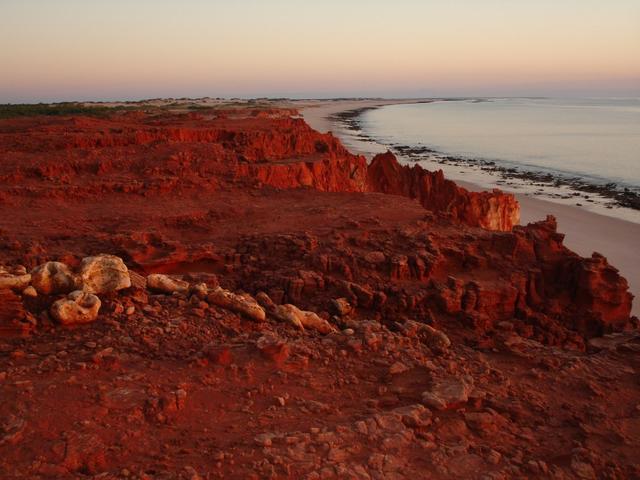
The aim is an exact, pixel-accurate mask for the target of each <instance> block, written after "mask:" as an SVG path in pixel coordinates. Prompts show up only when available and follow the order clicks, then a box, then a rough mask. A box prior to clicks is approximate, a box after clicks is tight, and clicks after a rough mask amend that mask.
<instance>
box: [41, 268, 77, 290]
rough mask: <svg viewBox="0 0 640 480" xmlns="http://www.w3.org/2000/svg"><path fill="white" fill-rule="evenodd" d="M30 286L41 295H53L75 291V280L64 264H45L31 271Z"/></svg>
mask: <svg viewBox="0 0 640 480" xmlns="http://www.w3.org/2000/svg"><path fill="white" fill-rule="evenodd" d="M31 285H33V288H35V289H36V291H37V292H38V293H40V294H42V295H55V294H58V293H69V292H71V291H73V290H75V288H76V280H75V278H74V275H73V273H71V270H70V269H69V267H68V266H67V265H65V264H64V263H62V262H47V263H43V264H42V265H39V266H37V267H36V268H34V269H33V270H32V271H31Z"/></svg>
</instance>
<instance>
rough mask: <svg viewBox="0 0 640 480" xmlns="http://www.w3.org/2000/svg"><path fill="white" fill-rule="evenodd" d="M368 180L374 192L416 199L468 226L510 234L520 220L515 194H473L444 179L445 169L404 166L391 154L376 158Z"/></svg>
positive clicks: (495, 191) (496, 191)
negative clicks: (433, 169)
mask: <svg viewBox="0 0 640 480" xmlns="http://www.w3.org/2000/svg"><path fill="white" fill-rule="evenodd" d="M367 180H368V182H369V188H370V189H371V190H372V191H375V192H383V193H392V194H396V195H404V196H406V197H409V198H416V199H418V201H419V202H420V203H421V204H422V206H424V207H425V208H426V209H427V210H431V211H433V212H441V213H448V214H450V215H451V216H452V217H453V218H454V219H456V220H458V221H460V222H463V223H466V224H467V225H471V226H478V227H482V228H486V229H489V230H502V231H509V230H511V228H512V227H513V226H514V225H517V224H518V222H519V221H520V206H519V205H518V202H517V201H516V199H515V197H514V196H513V195H509V194H505V193H502V192H500V191H499V190H494V191H493V192H470V191H468V190H466V189H464V188H462V187H459V186H458V185H456V184H455V183H454V182H452V181H451V180H445V178H444V174H443V173H442V170H438V171H437V172H430V171H428V170H425V169H424V168H422V167H421V166H420V165H414V166H413V167H409V166H408V165H405V166H401V165H400V164H399V163H398V161H397V160H396V157H395V156H394V155H393V153H391V152H387V153H384V154H380V155H377V156H376V157H375V158H374V159H373V161H372V162H371V165H369V168H368V171H367Z"/></svg>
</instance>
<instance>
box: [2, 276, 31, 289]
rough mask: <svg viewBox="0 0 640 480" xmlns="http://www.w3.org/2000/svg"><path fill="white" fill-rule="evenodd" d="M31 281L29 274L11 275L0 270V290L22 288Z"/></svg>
mask: <svg viewBox="0 0 640 480" xmlns="http://www.w3.org/2000/svg"><path fill="white" fill-rule="evenodd" d="M30 282H31V275H29V274H28V273H27V274H24V275H12V274H10V273H3V272H0V290H20V291H22V290H24V289H25V288H27V287H28V286H29V283H30Z"/></svg>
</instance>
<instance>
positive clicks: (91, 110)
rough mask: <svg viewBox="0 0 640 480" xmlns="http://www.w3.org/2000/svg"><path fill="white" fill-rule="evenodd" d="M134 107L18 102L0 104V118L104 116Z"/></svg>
mask: <svg viewBox="0 0 640 480" xmlns="http://www.w3.org/2000/svg"><path fill="white" fill-rule="evenodd" d="M133 109H134V107H106V106H97V105H91V106H87V105H84V104H82V103H78V102H66V103H52V104H47V103H37V104H29V103H18V104H10V103H8V104H0V118H14V117H32V116H35V115H54V116H55V115H57V116H60V115H88V116H105V115H107V114H109V113H113V112H115V111H121V110H133Z"/></svg>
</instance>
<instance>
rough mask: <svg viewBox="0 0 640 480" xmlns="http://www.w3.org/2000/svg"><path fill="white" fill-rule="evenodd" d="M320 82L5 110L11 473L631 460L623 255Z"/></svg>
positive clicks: (2, 309) (605, 472)
mask: <svg viewBox="0 0 640 480" xmlns="http://www.w3.org/2000/svg"><path fill="white" fill-rule="evenodd" d="M375 102H377V103H380V102H379V101H372V103H375ZM314 103H315V102H311V101H310V102H306V103H305V102H301V103H300V104H295V103H292V102H279V103H276V102H266V101H265V102H253V103H246V102H245V103H242V102H238V104H231V103H228V102H227V103H224V102H200V103H197V104H192V103H180V102H177V103H172V102H155V103H154V104H149V103H147V104H144V105H132V106H128V107H127V108H115V107H116V106H113V105H110V106H109V108H114V109H113V110H107V111H106V112H105V111H104V110H103V109H99V110H91V109H88V110H87V111H85V112H83V111H80V112H76V113H74V114H71V115H68V114H61V115H42V114H40V115H20V116H14V117H12V118H5V119H2V120H0V158H1V159H2V161H1V162H0V179H1V181H0V266H1V269H0V332H1V333H2V337H0V398H2V399H3V400H2V402H0V474H1V475H0V476H2V477H3V478H18V477H22V478H24V477H29V478H70V477H78V476H82V477H86V478H108V479H111V478H114V479H115V478H136V479H150V478H184V479H190V480H197V479H201V478H207V479H208V478H239V479H240V478H309V479H314V478H353V479H383V478H424V475H425V472H429V476H430V477H431V478H443V479H454V478H482V477H481V476H480V475H479V472H482V475H485V477H484V478H496V479H497V478H505V479H506V478H515V477H524V478H540V477H546V476H549V477H550V478H612V479H613V478H634V477H635V476H639V475H640V463H639V462H638V457H637V445H638V444H640V436H639V433H638V432H640V429H639V428H638V426H639V425H640V423H639V422H640V414H639V410H638V407H639V405H638V398H639V396H640V385H639V384H638V381H637V374H636V372H637V370H638V368H640V358H639V357H638V352H639V351H640V336H639V334H638V319H637V318H636V317H633V316H632V301H633V295H632V294H631V292H630V291H629V286H628V283H627V280H626V279H625V278H624V275H622V274H621V273H620V272H619V271H618V270H617V268H616V267H626V265H617V264H616V263H614V262H611V264H610V262H609V261H608V260H607V258H605V257H604V256H603V255H600V254H597V253H596V254H593V255H591V253H589V255H587V256H581V255H579V254H578V253H575V252H574V251H572V250H571V249H570V248H567V246H566V245H565V235H564V230H563V228H571V227H570V226H568V225H567V226H565V225H564V224H563V222H564V221H565V219H566V218H568V214H558V212H559V210H557V209H554V208H553V207H550V209H549V210H548V211H544V214H541V213H542V210H545V208H543V207H542V206H541V204H540V203H538V204H537V205H538V206H537V207H536V208H539V209H540V210H534V207H533V206H531V205H533V204H531V203H527V202H529V201H530V200H529V199H522V198H520V197H516V196H514V195H512V194H510V193H504V192H501V191H498V190H493V191H489V192H480V191H475V190H476V189H472V188H465V187H463V186H460V185H458V184H456V183H454V182H452V181H450V180H448V179H446V178H445V177H444V175H443V174H442V172H430V171H427V170H425V169H423V168H421V167H420V166H419V165H403V164H401V163H400V162H398V160H397V158H396V157H395V156H394V154H392V153H390V152H388V153H381V154H380V155H376V156H375V157H374V158H371V159H368V158H366V157H365V156H363V155H360V154H358V153H357V152H351V151H350V150H349V149H347V148H346V147H345V146H344V145H343V143H342V142H341V141H340V139H338V138H337V137H335V136H333V135H332V134H329V133H324V131H326V130H328V129H330V128H326V127H327V126H328V125H329V126H330V124H329V123H318V122H328V120H326V118H327V115H326V113H327V109H328V108H332V109H333V108H337V109H343V110H344V109H345V108H346V107H347V106H346V102H343V103H342V104H339V102H336V103H331V102H327V105H328V106H326V107H322V106H317V105H316V106H315V107H313V108H312V106H311V105H313V104H314ZM129 107H130V108H129ZM86 108H89V107H86ZM299 108H304V110H303V114H304V119H303V118H301V116H300V111H299ZM322 108H325V110H324V111H323V110H322ZM348 108H350V107H348ZM348 108H346V109H348ZM336 111H338V110H336ZM313 115H316V116H317V117H316V119H317V120H313V119H312V116H313ZM310 124H311V126H310ZM312 127H314V128H312ZM318 130H321V131H322V132H321V131H318ZM532 212H534V213H532ZM548 214H554V215H556V216H553V215H548ZM558 219H560V221H559V222H558ZM529 220H535V221H534V222H531V223H529ZM579 221H580V220H576V222H579ZM572 235H573V234H572V233H569V235H568V236H567V240H568V239H569V238H572ZM571 241H572V242H573V241H575V240H574V239H572V240H571ZM580 253H582V252H580Z"/></svg>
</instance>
